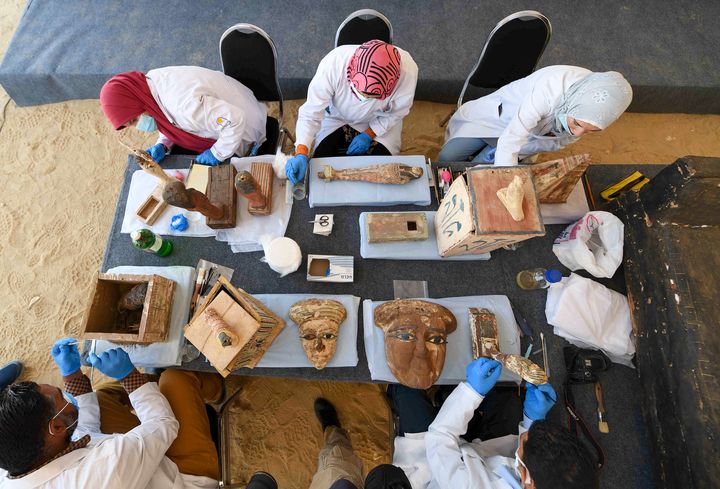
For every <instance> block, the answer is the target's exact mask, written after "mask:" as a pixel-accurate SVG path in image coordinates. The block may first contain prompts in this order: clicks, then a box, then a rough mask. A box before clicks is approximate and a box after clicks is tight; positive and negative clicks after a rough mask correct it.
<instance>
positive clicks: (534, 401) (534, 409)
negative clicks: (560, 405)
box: [523, 384, 557, 421]
mask: <svg viewBox="0 0 720 489" xmlns="http://www.w3.org/2000/svg"><path fill="white" fill-rule="evenodd" d="M525 388H526V389H527V392H525V403H524V404H523V411H524V412H525V415H526V416H527V417H528V418H530V419H532V420H533V421H539V420H541V419H545V416H546V415H547V413H548V411H550V409H551V408H552V407H553V406H554V405H555V401H557V393H556V392H555V389H553V388H552V386H551V385H550V384H540V385H534V384H526V385H525Z"/></svg>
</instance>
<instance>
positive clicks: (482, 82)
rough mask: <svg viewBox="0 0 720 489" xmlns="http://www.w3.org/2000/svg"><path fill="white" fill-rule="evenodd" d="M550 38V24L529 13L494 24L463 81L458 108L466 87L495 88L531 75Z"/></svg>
mask: <svg viewBox="0 0 720 489" xmlns="http://www.w3.org/2000/svg"><path fill="white" fill-rule="evenodd" d="M551 36H552V26H551V25H550V21H549V20H548V19H547V17H545V16H544V15H543V14H541V13H540V12H535V11H533V10H525V11H522V12H517V13H515V14H512V15H510V16H508V17H505V18H504V19H503V20H501V21H500V22H498V24H497V25H496V26H495V28H494V29H493V30H492V32H491V33H490V35H489V36H488V38H487V41H486V42H485V46H484V47H483V50H482V53H481V54H480V58H479V59H478V62H477V64H476V65H475V67H474V68H473V69H472V71H471V72H470V75H469V76H468V78H467V80H465V85H464V86H463V89H462V92H461V93H460V97H459V99H458V107H460V105H462V103H463V97H464V96H465V91H466V89H467V87H468V85H472V86H473V87H478V88H486V89H497V88H500V87H502V86H504V85H507V84H508V83H510V82H513V81H515V80H519V79H520V78H523V77H526V76H528V75H529V74H530V73H532V72H533V71H534V70H535V67H536V66H537V64H538V62H539V61H540V58H541V57H542V54H543V52H544V51H545V47H546V46H547V44H548V42H549V41H550V37H551Z"/></svg>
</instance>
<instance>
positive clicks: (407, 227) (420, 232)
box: [365, 212, 428, 243]
mask: <svg viewBox="0 0 720 489" xmlns="http://www.w3.org/2000/svg"><path fill="white" fill-rule="evenodd" d="M365 228H366V230H367V237H368V243H388V242H393V241H425V240H426V239H428V222H427V217H426V216H425V213H424V212H392V213H389V212H384V213H371V214H368V215H367V220H366V222H365Z"/></svg>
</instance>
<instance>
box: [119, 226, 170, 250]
mask: <svg viewBox="0 0 720 489" xmlns="http://www.w3.org/2000/svg"><path fill="white" fill-rule="evenodd" d="M130 237H131V238H132V243H133V246H135V248H140V249H141V250H143V251H147V252H148V253H155V254H156V255H157V256H168V255H169V254H170V253H171V252H172V249H173V244H172V241H170V240H169V239H167V238H163V237H162V236H160V235H159V234H155V233H153V232H152V231H150V230H149V229H138V230H137V231H133V232H132V233H131V234H130Z"/></svg>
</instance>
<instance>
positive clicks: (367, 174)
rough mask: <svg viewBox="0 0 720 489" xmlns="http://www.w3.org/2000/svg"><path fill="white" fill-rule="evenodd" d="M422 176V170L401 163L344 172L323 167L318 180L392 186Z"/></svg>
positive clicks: (330, 167)
mask: <svg viewBox="0 0 720 489" xmlns="http://www.w3.org/2000/svg"><path fill="white" fill-rule="evenodd" d="M422 175H423V169H422V168H420V167H418V166H408V165H403V164H401V163H387V164H383V165H372V166H366V167H363V168H348V169H346V170H336V169H334V168H333V167H332V166H329V165H325V167H324V168H323V171H321V172H319V173H318V177H320V179H322V180H326V181H328V182H332V181H333V180H351V181H360V182H370V183H384V184H392V185H403V184H406V183H408V182H410V181H412V180H415V179H417V178H420V177H421V176H422Z"/></svg>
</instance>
